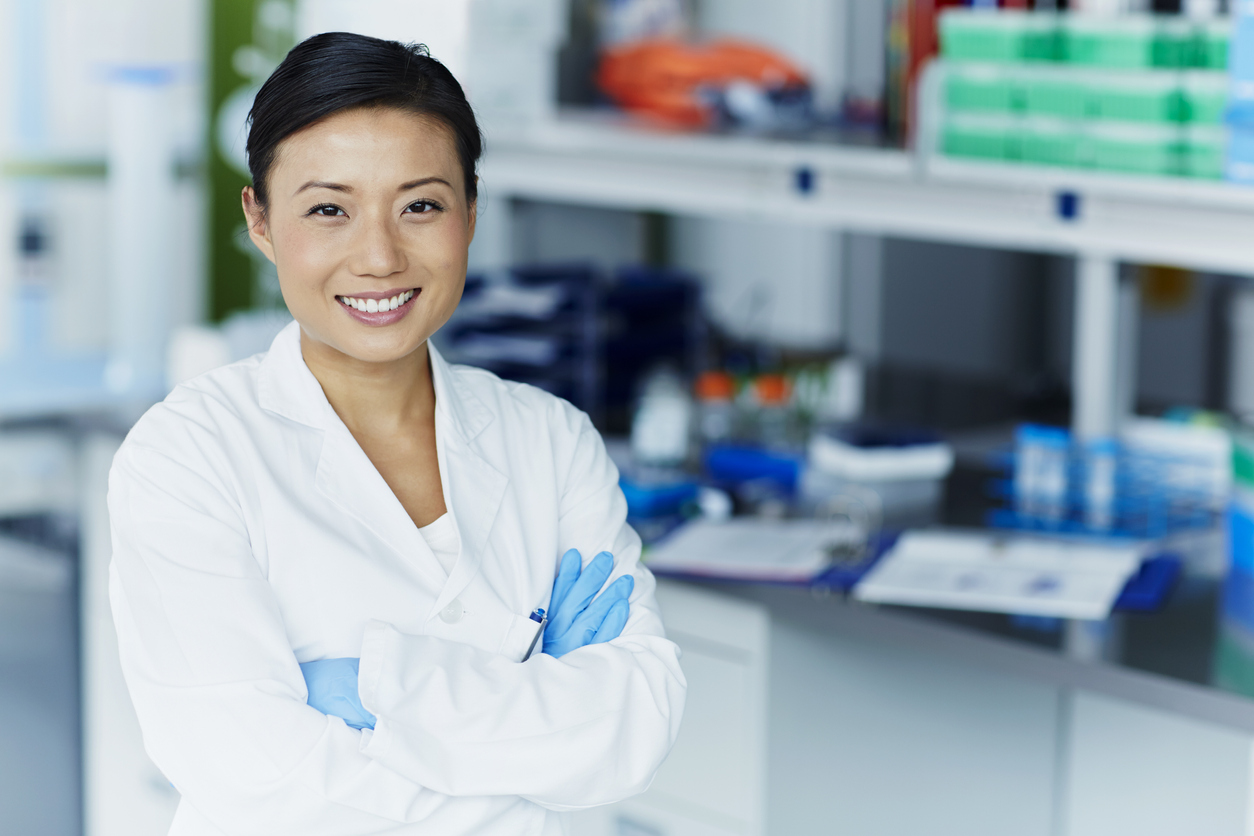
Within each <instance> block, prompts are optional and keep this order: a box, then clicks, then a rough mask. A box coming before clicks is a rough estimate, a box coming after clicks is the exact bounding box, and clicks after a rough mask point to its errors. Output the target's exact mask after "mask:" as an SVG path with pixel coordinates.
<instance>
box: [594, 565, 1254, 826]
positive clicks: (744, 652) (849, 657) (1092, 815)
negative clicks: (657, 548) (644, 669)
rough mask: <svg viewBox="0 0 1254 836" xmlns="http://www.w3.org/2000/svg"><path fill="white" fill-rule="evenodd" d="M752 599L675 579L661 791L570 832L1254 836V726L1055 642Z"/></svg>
mask: <svg viewBox="0 0 1254 836" xmlns="http://www.w3.org/2000/svg"><path fill="white" fill-rule="evenodd" d="M754 597H757V596H755V595H754V593H753V592H752V591H751V590H749V591H745V592H744V593H743V597H741V593H739V592H737V593H735V594H728V593H723V592H714V591H711V590H709V589H705V588H702V587H698V586H690V585H685V584H678V583H672V582H665V581H663V582H662V583H661V584H660V588H659V594H658V598H659V601H660V602H661V604H662V608H663V616H664V618H665V619H666V625H667V631H668V634H669V635H670V636H671V637H672V638H673V639H674V640H675V641H676V642H677V643H678V644H679V646H680V647H681V648H682V649H683V651H684V655H683V660H682V664H683V667H684V672H685V674H686V676H687V677H688V687H689V691H688V695H689V696H688V705H687V708H686V710H685V715H684V723H683V727H682V729H681V731H680V736H679V740H678V742H677V743H676V745H675V748H674V751H673V753H672V755H671V757H670V758H669V759H668V760H667V761H666V763H665V764H664V765H663V766H662V768H661V770H659V772H658V776H657V779H656V780H655V782H654V784H653V786H652V787H651V788H650V789H649V790H648V791H647V792H646V793H644V794H643V795H641V796H638V797H636V798H632V799H628V800H627V801H624V802H621V803H619V804H615V805H610V806H608V807H604V808H599V809H596V810H589V811H584V812H582V813H578V814H575V815H572V816H571V820H570V824H571V827H570V832H571V833H572V834H573V836H732V834H748V835H755V834H772V836H773V834H787V836H819V834H823V836H827V834H845V833H848V834H855V836H861V834H876V836H914V834H920V833H934V834H949V833H955V834H958V833H960V834H963V836H984V835H986V836H1001V834H1007V833H1013V834H1016V836H1099V834H1100V836H1121V835H1122V834H1129V836H1132V834H1135V836H1175V834H1182V833H1206V834H1214V836H1238V834H1246V835H1247V836H1248V834H1250V833H1254V816H1252V813H1251V811H1252V810H1254V806H1252V805H1251V799H1252V798H1254V794H1252V793H1251V790H1252V788H1254V773H1252V772H1251V769H1252V767H1251V757H1252V756H1254V734H1252V733H1251V732H1250V731H1246V730H1242V729H1239V728H1233V727H1231V726H1225V725H1220V724H1218V723H1211V722H1205V721H1201V720H1198V719H1194V718H1191V717H1187V716H1184V715H1182V714H1179V713H1177V712H1176V711H1171V710H1163V709H1157V708H1150V707H1147V706H1146V705H1142V704H1138V703H1134V702H1130V701H1127V700H1125V699H1116V698H1113V697H1111V696H1106V695H1102V694H1099V693H1095V692H1093V691H1091V690H1088V689H1089V688H1091V687H1094V686H1095V685H1096V684H1097V680H1092V681H1087V682H1086V680H1084V679H1083V678H1082V677H1084V676H1087V675H1089V674H1091V673H1093V669H1091V666H1080V665H1079V663H1074V662H1071V661H1069V660H1066V659H1060V658H1058V657H1055V656H1053V655H1052V654H1048V653H1043V652H1041V651H1038V650H1033V649H1030V648H1024V647H1021V646H1018V645H1014V644H1006V643H1004V642H996V641H995V640H990V639H989V638H987V637H983V636H978V635H974V634H971V633H968V632H965V631H962V630H957V629H955V628H950V627H944V626H941V625H939V624H935V623H931V622H926V621H919V620H917V619H913V618H909V619H907V618H903V617H902V616H900V615H893V614H887V613H881V612H879V611H877V610H874V609H871V608H868V607H865V606H862V605H848V604H843V603H841V602H838V601H814V600H810V599H809V597H808V596H805V595H796V596H791V597H789V596H783V595H781V596H765V597H761V598H760V599H759V600H760V601H762V602H765V603H757V602H755V601H752V600H747V599H751V598H754ZM767 604H769V609H768V607H767ZM937 636H940V638H939V639H938V638H937ZM1010 657H1014V658H1010ZM1079 668H1084V670H1081V671H1080V674H1079V676H1080V677H1081V678H1080V679H1077V678H1076V670H1078V669H1079ZM1103 675H1109V676H1112V677H1113V676H1122V675H1124V674H1122V672H1120V671H1117V670H1109V671H1107V672H1106V673H1105V674H1103ZM1130 676H1137V677H1140V676H1141V675H1139V674H1131V675H1130ZM1142 684H1143V685H1144V687H1146V688H1149V689H1151V690H1153V689H1154V688H1158V689H1167V688H1171V687H1174V686H1172V685H1171V684H1170V683H1157V684H1155V683H1145V682H1143V683H1142ZM1112 687H1116V688H1118V687H1123V686H1122V685H1118V686H1112ZM1180 687H1182V688H1188V687H1191V686H1180ZM1186 696H1187V695H1186ZM1200 696H1203V697H1204V696H1206V695H1205V694H1200ZM1181 710H1183V708H1182V709H1181Z"/></svg>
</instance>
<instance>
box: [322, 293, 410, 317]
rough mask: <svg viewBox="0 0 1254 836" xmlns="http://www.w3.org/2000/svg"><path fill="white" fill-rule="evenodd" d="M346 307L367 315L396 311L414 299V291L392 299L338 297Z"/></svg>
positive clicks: (400, 294) (399, 294)
mask: <svg viewBox="0 0 1254 836" xmlns="http://www.w3.org/2000/svg"><path fill="white" fill-rule="evenodd" d="M336 298H338V299H339V300H340V302H342V303H343V304H345V305H348V306H349V307H350V308H354V309H355V310H359V311H364V312H366V313H379V312H381V311H394V310H396V309H397V308H399V307H400V306H401V305H403V304H405V303H406V302H408V301H409V300H410V299H413V298H414V291H412V290H407V291H405V292H404V293H398V294H397V295H395V296H393V297H392V298H391V299H358V298H357V297H355V296H339V297H336Z"/></svg>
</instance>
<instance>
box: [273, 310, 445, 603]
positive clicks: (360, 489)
mask: <svg viewBox="0 0 1254 836" xmlns="http://www.w3.org/2000/svg"><path fill="white" fill-rule="evenodd" d="M258 385H259V391H258V398H259V401H260V403H261V406H262V408H264V409H267V410H269V411H271V412H274V413H277V414H279V415H282V416H283V417H285V418H287V419H289V420H291V421H295V422H297V423H300V424H304V425H305V426H308V427H312V428H314V429H317V430H320V431H321V432H322V450H321V453H320V455H319V458H318V466H317V470H316V472H315V476H314V488H315V490H317V491H318V493H320V494H322V496H324V497H325V498H326V499H328V500H330V501H331V502H332V503H333V504H334V505H335V506H336V507H337V508H339V509H340V510H341V511H343V512H344V513H345V514H346V515H348V516H349V517H351V518H352V519H354V520H356V521H357V522H358V523H360V524H361V525H363V526H365V527H366V528H367V529H369V530H370V531H372V532H374V534H375V535H376V536H378V537H379V539H381V540H383V541H384V542H385V543H387V545H388V546H390V547H391V548H393V549H394V550H395V551H396V552H397V553H398V554H399V556H400V557H401V559H402V560H403V561H404V562H405V564H406V565H407V566H409V567H411V568H412V569H414V570H415V571H416V572H418V573H419V574H420V575H422V576H423V578H424V579H425V580H426V581H427V583H428V584H429V585H430V587H431V588H432V589H433V590H434V589H441V588H442V587H443V586H444V585H445V583H446V580H447V579H446V578H445V576H444V573H443V572H442V571H441V570H440V567H439V565H438V564H437V562H436V560H435V556H434V555H433V554H432V552H431V549H430V547H429V546H427V543H426V541H425V540H424V539H423V537H422V535H421V534H420V533H419V532H418V529H417V528H416V527H415V526H414V523H413V521H412V520H411V519H410V518H409V515H408V514H407V513H405V508H404V507H403V506H402V505H401V503H400V500H398V499H397V498H396V495H395V494H394V493H392V489H391V488H389V487H388V485H387V482H385V481H384V480H383V477H382V476H381V475H379V471H378V469H376V468H375V466H374V464H373V463H372V462H371V461H370V459H369V457H368V456H366V454H365V452H364V451H363V450H362V449H361V445H359V444H358V443H357V439H355V438H353V434H352V433H351V432H349V431H348V427H346V426H345V425H344V422H343V421H341V420H340V417H339V416H338V415H336V414H335V410H334V409H332V408H331V404H330V402H328V401H327V398H326V394H325V393H324V392H323V391H322V386H321V385H319V383H318V380H317V378H315V377H314V376H313V372H311V371H309V367H308V366H307V365H306V364H305V359H304V357H303V356H302V355H301V351H300V326H299V325H298V324H297V323H295V322H293V323H292V324H291V325H288V326H287V327H286V328H284V329H283V331H282V332H281V333H280V334H279V335H278V336H277V337H276V338H275V340H274V343H273V344H272V345H271V346H270V352H269V354H267V355H266V357H265V359H264V360H263V361H262V367H261V372H260V375H259V384H258ZM424 558H425V559H424Z"/></svg>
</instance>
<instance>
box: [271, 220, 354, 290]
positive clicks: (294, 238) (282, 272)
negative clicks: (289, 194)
mask: <svg viewBox="0 0 1254 836" xmlns="http://www.w3.org/2000/svg"><path fill="white" fill-rule="evenodd" d="M273 240H274V258H275V268H276V269H277V270H278V273H279V284H280V285H281V286H291V287H296V286H301V285H308V284H314V283H321V282H322V281H324V280H325V279H326V277H327V276H329V275H330V274H331V273H332V272H333V270H334V265H335V264H336V263H337V262H338V260H339V253H338V251H337V249H336V246H335V241H334V238H333V236H327V235H325V234H323V235H316V234H311V233H309V232H306V231H305V230H302V229H301V228H300V227H295V228H291V229H285V230H283V231H282V232H276V233H275V235H274V237H273Z"/></svg>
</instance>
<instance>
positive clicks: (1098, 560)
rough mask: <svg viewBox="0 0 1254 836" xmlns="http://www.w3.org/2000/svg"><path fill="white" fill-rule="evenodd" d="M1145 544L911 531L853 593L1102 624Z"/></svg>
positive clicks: (1144, 553) (889, 601)
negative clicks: (1095, 621)
mask: <svg viewBox="0 0 1254 836" xmlns="http://www.w3.org/2000/svg"><path fill="white" fill-rule="evenodd" d="M1148 550H1149V546H1148V545H1147V544H1146V543H1143V542H1109V541H1104V540H1088V541H1086V540H1081V539H1071V540H1063V539H1061V538H1043V537H1039V536H1037V537H1032V536H1027V535H1010V536H1007V535H1005V534H999V533H995V532H960V531H909V532H906V533H905V534H903V535H902V536H901V538H900V539H898V540H897V543H896V545H894V546H893V548H892V549H890V550H889V551H888V553H887V554H885V555H884V557H883V558H882V559H881V560H880V561H879V562H878V563H877V564H876V565H875V567H874V568H872V569H871V571H870V572H869V573H868V574H867V575H866V577H865V578H863V579H862V581H861V582H859V583H858V585H857V586H856V587H855V588H854V596H855V597H856V598H858V599H859V600H861V601H873V602H876V603H883V604H906V605H910V606H924V607H945V608H953V609H967V610H982V611H986V612H1006V613H1019V614H1024V615H1038V616H1055V617H1061V618H1082V619H1102V618H1105V617H1107V616H1108V615H1109V614H1110V611H1111V608H1112V607H1113V606H1114V604H1115V601H1116V600H1117V599H1118V597H1119V593H1120V592H1121V591H1122V589H1123V588H1124V586H1125V585H1126V584H1127V582H1128V579H1129V578H1131V577H1132V576H1133V574H1134V573H1135V572H1136V571H1137V569H1138V568H1139V567H1140V565H1141V561H1142V560H1143V559H1144V558H1145V557H1146V556H1147V554H1148Z"/></svg>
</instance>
